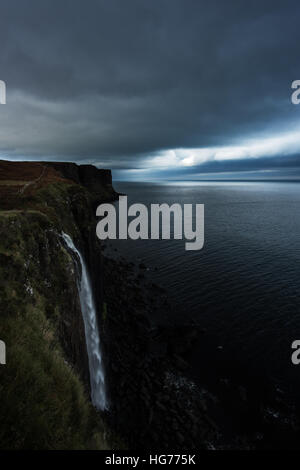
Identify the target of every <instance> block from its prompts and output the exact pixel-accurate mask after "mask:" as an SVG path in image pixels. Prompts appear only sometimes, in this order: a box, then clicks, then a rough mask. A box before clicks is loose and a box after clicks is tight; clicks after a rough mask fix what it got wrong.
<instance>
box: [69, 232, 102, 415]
mask: <svg viewBox="0 0 300 470" xmlns="http://www.w3.org/2000/svg"><path fill="white" fill-rule="evenodd" d="M62 238H63V239H64V241H65V243H66V245H67V246H68V248H69V249H70V250H71V251H72V252H73V253H75V254H76V255H77V257H78V259H79V261H80V265H81V278H80V276H78V281H77V286H78V292H79V298H80V305H81V311H82V316H83V321H84V329H85V339H86V345H87V352H88V358H89V370H90V383H91V398H92V403H93V405H94V406H95V407H96V408H100V409H101V410H104V409H106V408H108V403H107V398H106V392H105V379H104V366H103V358H102V354H101V348H100V338H99V330H98V325H97V316H96V308H95V302H94V298H93V292H92V286H91V282H90V279H89V275H88V272H87V268H86V265H85V262H84V260H83V257H82V256H81V253H80V252H79V251H78V250H77V248H76V247H75V245H74V243H73V241H72V239H71V237H70V236H69V235H67V234H66V233H62Z"/></svg>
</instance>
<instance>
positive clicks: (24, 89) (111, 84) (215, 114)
mask: <svg viewBox="0 0 300 470" xmlns="http://www.w3.org/2000/svg"><path fill="white" fill-rule="evenodd" d="M299 19H300V5H299V2H297V1H285V2H283V1H280V2H278V1H251V2H246V1H240V0H236V1H230V0H228V1H226V2H225V1H223V0H218V1H216V0H209V1H198V0H197V1H193V0H181V1H179V0H168V1H166V0H157V1H156V0H154V1H149V0H126V1H124V0H119V1H116V0H106V1H100V0H99V1H97V0H89V1H86V2H84V1H83V0H81V1H78V0H72V1H71V0H63V1H61V0H60V1H58V0H43V1H41V0H22V2H20V1H19V0H10V1H8V0H7V1H3V0H2V1H1V2H0V44H1V53H0V73H1V76H0V78H1V79H3V80H5V81H6V83H7V90H8V95H7V103H8V104H7V105H6V106H5V107H1V108H0V139H1V140H0V149H1V155H2V156H4V157H5V156H7V157H11V158H12V157H15V158H22V157H26V158H31V157H33V158H61V159H65V160H68V159H70V160H78V161H83V160H86V161H92V162H98V163H99V164H100V165H106V166H111V167H115V168H141V167H143V166H147V165H149V164H151V157H152V156H153V155H155V152H161V151H163V150H166V149H172V148H191V147H194V148H195V147H210V146H214V147H218V146H226V145H234V144H235V143H238V142H239V140H240V139H241V138H244V137H245V136H246V137H248V136H249V137H254V136H258V137H260V138H261V137H263V136H264V134H269V133H270V132H272V133H278V132H279V131H287V130H288V129H289V128H290V127H293V126H295V125H296V124H297V122H298V121H299V113H300V107H299V108H298V107H297V106H293V105H291V103H290V95H291V90H290V85H291V82H292V81H293V80H294V79H297V78H300V68H299V40H300V33H299ZM262 162H263V160H262ZM207 164H208V165H211V167H214V165H213V164H212V163H209V162H208V163H207ZM265 164H266V165H270V159H268V160H267V161H265ZM226 165H228V163H226ZM233 165H236V163H234V164H233ZM215 167H218V164H215ZM180 171H182V169H181V170H180ZM190 171H191V170H190ZM195 171H198V168H197V167H195Z"/></svg>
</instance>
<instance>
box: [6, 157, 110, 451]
mask: <svg viewBox="0 0 300 470" xmlns="http://www.w3.org/2000/svg"><path fill="white" fill-rule="evenodd" d="M58 167H59V168H60V171H56V170H55V168H54V166H52V164H51V165H48V164H42V163H29V162H28V163H15V162H5V161H1V162H0V263H1V271H0V338H1V339H2V340H3V341H5V343H6V349H7V364H6V365H5V366H2V367H1V368H0V420H1V429H0V447H1V448H8V449H11V448H16V449H21V448H25V449H26V448H30V449H32V448H36V449H41V448H42V449H43V448H47V449H62V448H65V449H86V448H96V449H103V448H109V447H110V444H109V443H108V440H109V437H108V436H109V435H110V434H109V430H108V429H107V426H106V424H105V422H104V419H105V417H104V416H99V413H97V412H96V410H95V409H94V408H93V407H92V406H91V403H90V399H89V369H88V358H87V351H86V343H85V335H84V325H83V320H82V314H81V309H80V303H79V297H78V292H77V283H76V281H77V279H76V275H77V274H76V269H75V265H74V260H73V259H72V257H71V256H70V253H69V252H68V251H67V250H66V248H65V246H64V244H63V243H62V242H61V236H60V234H61V232H62V231H64V232H66V233H68V234H69V235H70V236H71V237H72V238H73V240H74V243H75V244H76V246H77V247H78V248H79V249H80V250H81V252H82V253H83V255H84V257H85V259H86V261H87V264H88V267H89V270H90V272H91V274H92V279H93V281H94V282H93V286H94V290H95V294H96V303H97V305H98V315H99V316H100V309H101V304H102V301H101V276H100V273H99V269H100V265H101V256H100V246H99V243H98V241H97V239H96V236H95V219H94V214H93V210H92V203H93V202H94V201H95V200H96V198H97V197H104V198H105V199H106V200H107V199H108V198H110V197H111V198H115V197H116V193H115V192H114V190H113V188H112V185H111V175H110V173H109V172H106V171H104V172H101V170H97V169H95V171H93V170H91V169H90V168H84V169H83V171H81V170H79V168H78V167H77V166H76V165H72V164H66V165H64V164H63V165H60V164H58ZM70 169H72V171H73V172H74V175H76V174H77V175H79V178H80V180H79V181H80V183H81V184H78V182H75V176H74V179H72V178H71V176H72V175H71V172H70ZM65 175H68V176H70V178H69V179H68V178H66V177H65ZM83 181H84V184H85V186H86V187H84V186H83V185H82V182H83ZM105 436H106V437H105Z"/></svg>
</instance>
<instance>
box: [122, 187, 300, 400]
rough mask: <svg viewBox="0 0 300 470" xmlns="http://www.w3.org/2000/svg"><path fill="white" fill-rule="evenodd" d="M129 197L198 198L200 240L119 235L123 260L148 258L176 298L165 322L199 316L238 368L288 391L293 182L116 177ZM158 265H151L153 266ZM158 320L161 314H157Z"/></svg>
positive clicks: (295, 294) (297, 238)
mask: <svg viewBox="0 0 300 470" xmlns="http://www.w3.org/2000/svg"><path fill="white" fill-rule="evenodd" d="M114 186H115V189H116V190H117V191H119V192H122V193H125V194H126V195H127V196H128V203H129V204H132V203H135V202H141V203H144V204H146V205H147V206H150V204H151V203H159V204H162V203H168V204H172V203H180V204H188V203H191V204H204V205H205V243H204V248H203V249H202V250H200V251H186V250H185V247H184V243H185V242H184V240H172V239H171V240H159V241H158V240H138V241H133V240H116V241H113V246H114V247H117V249H118V252H119V253H121V254H122V255H123V256H125V257H126V258H127V259H129V260H133V261H135V262H136V261H140V262H143V263H145V264H146V265H147V266H148V267H149V268H150V270H149V272H150V273H151V277H152V278H153V279H154V281H155V282H157V283H159V284H160V285H161V286H163V287H165V288H166V289H167V292H168V295H169V297H170V298H171V300H172V302H173V305H174V306H175V308H174V309H172V312H171V313H169V314H168V315H169V316H168V318H167V321H170V322H174V323H188V322H190V321H191V320H192V321H196V322H197V323H198V324H200V325H203V327H205V328H207V329H208V330H209V332H212V333H213V334H214V335H216V337H217V338H218V340H219V342H220V344H222V346H223V347H224V348H226V347H227V348H231V349H233V350H234V351H235V354H236V355H237V356H239V357H240V358H242V360H243V361H244V364H245V367H247V364H249V366H250V365H251V367H252V368H253V367H254V368H257V369H260V368H264V370H266V371H267V373H268V374H270V376H274V377H275V378H276V380H278V381H279V382H281V383H282V384H283V386H284V387H285V388H287V389H289V391H290V392H292V393H293V394H295V395H299V393H298V392H299V391H300V388H299V387H300V365H299V366H298V367H297V366H294V365H293V364H292V363H291V354H292V349H291V344H292V342H293V341H294V340H295V339H300V307H299V305H300V302H299V300H300V291H299V284H300V183H293V182H172V183H163V184H161V183H132V182H130V183H127V182H116V183H115V184H114ZM155 268H156V269H155ZM163 320H164V319H162V321H163Z"/></svg>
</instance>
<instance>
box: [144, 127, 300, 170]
mask: <svg viewBox="0 0 300 470" xmlns="http://www.w3.org/2000/svg"><path fill="white" fill-rule="evenodd" d="M298 152H299V153H300V131H299V130H298V131H294V132H291V133H287V134H283V135H280V136H277V137H270V138H265V139H261V140H255V141H254V140H252V141H244V142H243V144H242V145H234V146H227V147H209V148H193V149H174V150H166V151H163V152H161V153H160V154H159V155H157V156H154V157H152V158H150V159H149V160H148V161H147V162H146V167H148V168H149V167H151V168H156V169H167V168H178V167H193V166H197V165H201V164H202V163H205V162H209V161H224V160H236V159H251V158H263V157H276V156H284V155H293V154H295V153H298Z"/></svg>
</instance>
